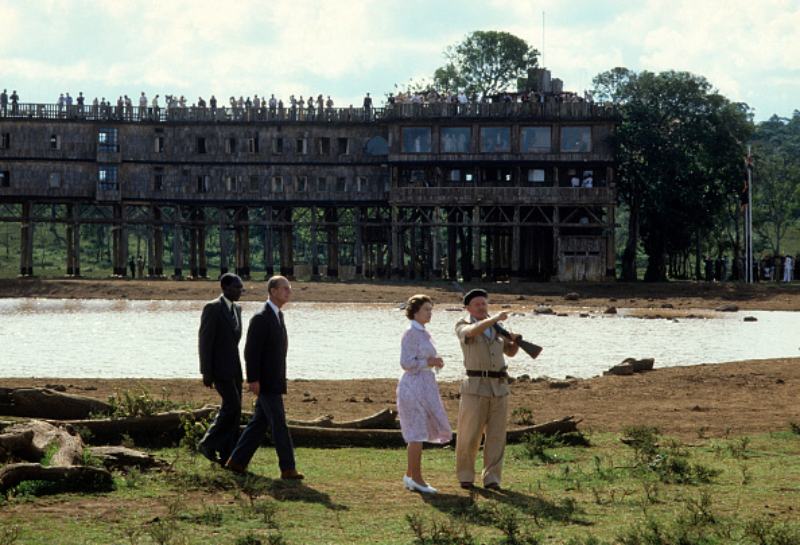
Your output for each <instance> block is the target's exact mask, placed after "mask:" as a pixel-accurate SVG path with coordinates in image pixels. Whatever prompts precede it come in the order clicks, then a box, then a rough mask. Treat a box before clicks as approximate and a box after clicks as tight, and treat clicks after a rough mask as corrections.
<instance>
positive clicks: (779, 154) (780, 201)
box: [753, 110, 800, 254]
mask: <svg viewBox="0 0 800 545" xmlns="http://www.w3.org/2000/svg"><path fill="white" fill-rule="evenodd" d="M754 155H755V161H754V173H753V178H754V179H753V229H754V230H755V231H756V232H757V233H758V234H759V235H760V236H761V237H762V238H763V239H764V240H766V241H767V242H768V244H769V246H770V248H771V249H772V251H773V252H774V253H775V254H780V253H781V243H782V242H783V239H784V237H785V236H786V233H787V231H788V230H789V229H791V228H793V227H794V226H796V225H798V222H800V111H797V110H795V112H794V115H793V116H792V117H791V118H789V119H786V118H780V117H777V116H773V117H772V118H771V119H769V120H768V121H765V122H763V123H760V124H759V125H758V127H757V129H756V134H755V137H754Z"/></svg>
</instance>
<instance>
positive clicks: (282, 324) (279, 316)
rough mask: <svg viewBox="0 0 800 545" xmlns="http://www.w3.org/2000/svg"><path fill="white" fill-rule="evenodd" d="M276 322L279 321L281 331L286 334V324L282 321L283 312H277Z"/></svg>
mask: <svg viewBox="0 0 800 545" xmlns="http://www.w3.org/2000/svg"><path fill="white" fill-rule="evenodd" d="M278 321H280V323H281V329H283V331H284V332H286V324H285V323H284V321H283V311H280V310H279V311H278Z"/></svg>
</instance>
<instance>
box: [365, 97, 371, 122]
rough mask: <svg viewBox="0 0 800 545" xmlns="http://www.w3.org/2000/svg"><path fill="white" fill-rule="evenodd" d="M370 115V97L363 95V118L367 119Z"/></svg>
mask: <svg viewBox="0 0 800 545" xmlns="http://www.w3.org/2000/svg"><path fill="white" fill-rule="evenodd" d="M371 116H372V97H371V96H369V93H367V96H365V97H364V119H369V118H370V117H371Z"/></svg>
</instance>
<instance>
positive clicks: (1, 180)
mask: <svg viewBox="0 0 800 545" xmlns="http://www.w3.org/2000/svg"><path fill="white" fill-rule="evenodd" d="M0 187H11V173H10V172H9V171H7V170H0Z"/></svg>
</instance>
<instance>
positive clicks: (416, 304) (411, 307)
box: [406, 294, 433, 320]
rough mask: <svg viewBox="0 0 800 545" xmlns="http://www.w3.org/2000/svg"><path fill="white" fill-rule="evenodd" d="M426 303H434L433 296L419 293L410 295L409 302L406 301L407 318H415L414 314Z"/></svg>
mask: <svg viewBox="0 0 800 545" xmlns="http://www.w3.org/2000/svg"><path fill="white" fill-rule="evenodd" d="M425 303H430V304H431V305H433V301H431V298H430V297H428V296H427V295H422V294H417V295H412V296H411V297H409V299H408V302H407V303H406V318H408V319H409V320H413V319H414V315H415V314H416V313H417V312H419V309H421V308H422V305H424V304H425Z"/></svg>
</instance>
